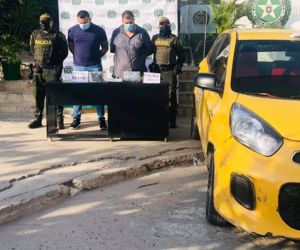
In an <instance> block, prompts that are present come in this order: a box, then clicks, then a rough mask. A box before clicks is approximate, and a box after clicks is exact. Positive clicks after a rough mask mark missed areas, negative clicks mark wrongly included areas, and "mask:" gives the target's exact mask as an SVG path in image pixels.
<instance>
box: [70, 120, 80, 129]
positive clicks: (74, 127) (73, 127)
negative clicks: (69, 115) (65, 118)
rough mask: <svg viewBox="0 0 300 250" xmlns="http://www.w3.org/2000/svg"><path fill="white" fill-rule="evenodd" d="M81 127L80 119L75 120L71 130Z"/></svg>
mask: <svg viewBox="0 0 300 250" xmlns="http://www.w3.org/2000/svg"><path fill="white" fill-rule="evenodd" d="M79 126H80V119H78V118H75V119H73V122H72V123H71V128H72V129H78V128H79Z"/></svg>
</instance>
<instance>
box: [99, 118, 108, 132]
mask: <svg viewBox="0 0 300 250" xmlns="http://www.w3.org/2000/svg"><path fill="white" fill-rule="evenodd" d="M99 126H100V129H101V130H105V129H107V125H106V122H105V117H101V118H100V119H99Z"/></svg>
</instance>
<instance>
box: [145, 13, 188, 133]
mask: <svg viewBox="0 0 300 250" xmlns="http://www.w3.org/2000/svg"><path fill="white" fill-rule="evenodd" d="M152 44H153V50H154V58H153V64H152V65H151V67H150V70H151V71H152V72H160V73H161V78H162V82H164V83H168V84H169V121H170V128H176V127H177V125H176V113H177V98H176V89H177V76H176V75H177V74H179V73H180V72H181V68H182V65H183V53H182V47H181V46H180V44H179V39H178V37H177V36H175V35H174V34H172V32H171V24H170V20H169V19H168V18H166V17H161V18H160V19H159V34H157V35H154V36H153V38H152Z"/></svg>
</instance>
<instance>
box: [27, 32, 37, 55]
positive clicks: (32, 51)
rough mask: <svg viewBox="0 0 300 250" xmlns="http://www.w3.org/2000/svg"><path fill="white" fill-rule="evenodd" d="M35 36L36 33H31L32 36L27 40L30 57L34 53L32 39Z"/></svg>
mask: <svg viewBox="0 0 300 250" xmlns="http://www.w3.org/2000/svg"><path fill="white" fill-rule="evenodd" d="M35 35H36V32H35V31H33V32H32V34H31V36H30V40H29V46H30V52H31V54H32V55H33V53H34V45H35V42H34V39H35Z"/></svg>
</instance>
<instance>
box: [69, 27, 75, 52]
mask: <svg viewBox="0 0 300 250" xmlns="http://www.w3.org/2000/svg"><path fill="white" fill-rule="evenodd" d="M68 46H69V50H70V51H71V53H72V54H74V41H73V35H72V32H71V29H69V31H68Z"/></svg>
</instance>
